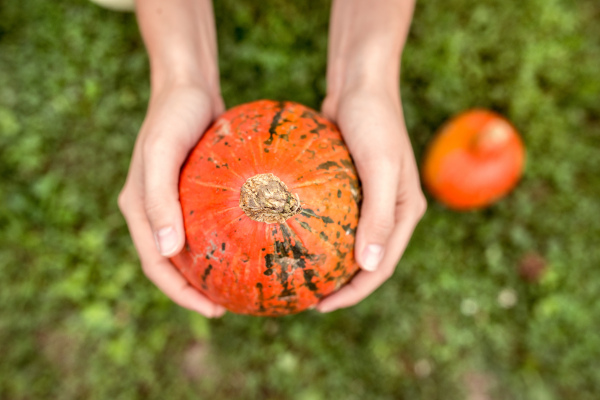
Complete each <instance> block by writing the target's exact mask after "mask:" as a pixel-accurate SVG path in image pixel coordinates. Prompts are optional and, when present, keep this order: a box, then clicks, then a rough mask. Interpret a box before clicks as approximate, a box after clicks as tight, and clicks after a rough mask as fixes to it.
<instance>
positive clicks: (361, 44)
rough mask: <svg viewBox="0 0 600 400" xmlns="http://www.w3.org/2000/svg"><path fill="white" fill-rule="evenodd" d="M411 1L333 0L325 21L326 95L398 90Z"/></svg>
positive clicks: (392, 91)
mask: <svg viewBox="0 0 600 400" xmlns="http://www.w3.org/2000/svg"><path fill="white" fill-rule="evenodd" d="M413 5H414V1H412V0H380V1H379V2H378V4H377V6H376V7H374V6H373V4H372V3H371V2H370V1H368V0H343V1H342V0H335V1H334V3H333V7H332V14H331V22H330V35H329V36H330V40H329V50H328V65H327V96H329V97H338V96H340V95H341V94H342V93H348V92H349V91H352V92H356V91H357V90H359V91H363V92H364V91H365V90H366V91H371V92H372V91H376V92H381V91H385V92H387V93H390V94H393V93H397V92H398V87H399V76H400V58H401V54H402V50H403V47H404V42H405V40H406V36H407V33H408V28H409V26H410V20H411V17H412V10H413Z"/></svg>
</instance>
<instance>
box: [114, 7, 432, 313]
mask: <svg viewBox="0 0 600 400" xmlns="http://www.w3.org/2000/svg"><path fill="white" fill-rule="evenodd" d="M136 7H137V16H138V20H139V25H140V29H141V32H142V37H143V39H144V42H145V44H146V47H147V49H148V53H149V56H150V67H151V98H150V104H149V106H148V112H147V115H146V119H145V121H144V123H143V125H142V128H141V130H140V133H139V136H138V139H137V141H136V144H135V148H134V151H133V156H132V160H131V165H130V168H129V174H128V176H127V181H126V183H125V186H124V187H123V190H122V191H121V194H120V196H119V207H120V208H121V211H122V212H123V215H124V216H125V218H126V220H127V224H128V226H129V230H130V233H131V236H132V238H133V242H134V244H135V246H136V249H137V251H138V254H139V256H140V260H141V264H142V268H143V270H144V273H145V274H146V275H147V276H148V278H149V279H150V280H151V281H152V282H154V284H155V285H156V286H158V288H159V289H160V290H162V291H163V292H164V293H165V294H166V295H167V296H168V297H170V298H171V299H172V300H173V301H174V302H176V303H177V304H179V305H181V306H182V307H185V308H188V309H190V310H194V311H196V312H199V313H200V314H202V315H204V316H206V317H219V316H221V315H223V314H224V313H225V309H224V308H223V307H222V306H220V305H217V304H215V303H213V302H212V301H210V300H209V299H207V298H206V297H205V296H203V295H202V294H201V293H200V292H198V291H197V290H196V289H194V288H193V287H192V286H190V285H189V284H188V283H187V281H186V280H185V279H184V278H183V277H182V276H181V275H180V274H179V272H178V271H177V269H176V268H175V267H174V266H173V265H172V264H171V262H170V261H169V259H168V257H170V256H173V255H175V254H177V253H178V252H179V251H181V249H182V248H183V246H184V244H185V234H184V231H183V219H182V215H181V207H180V204H179V199H178V189H177V186H178V179H179V170H180V168H181V165H182V164H183V162H184V160H185V158H186V156H187V154H188V152H189V151H190V150H191V148H192V147H193V146H194V145H195V144H196V143H197V141H198V140H199V139H200V137H201V136H202V133H203V132H204V131H205V129H206V128H207V127H208V125H209V124H210V123H211V122H212V121H213V120H214V119H215V118H216V117H217V116H218V115H220V114H221V113H222V112H223V111H224V103H223V100H222V98H221V94H220V86H219V72H218V64H217V45H216V32H215V22H214V16H213V11H212V3H211V2H210V1H209V0H170V1H168V2H165V1H163V0H138V1H137V5H136ZM413 7H414V0H377V1H373V0H335V1H334V3H333V7H332V12H331V21H330V28H329V29H330V33H329V52H328V67H327V96H326V98H325V100H324V102H323V106H322V112H323V114H324V115H325V116H327V117H328V118H330V119H331V120H333V121H334V122H336V123H337V125H338V126H339V128H340V130H341V132H342V135H343V137H344V140H345V141H346V144H347V145H348V148H349V150H350V153H351V154H352V157H353V159H354V161H355V164H356V168H357V170H358V173H359V176H360V178H361V182H362V185H363V204H362V206H361V207H362V208H361V218H360V221H359V224H358V229H357V233H356V246H355V256H356V259H357V261H358V263H359V265H360V266H361V271H360V272H359V273H358V274H357V275H356V276H355V277H354V279H353V280H352V281H351V282H350V283H349V284H348V285H346V286H344V287H343V288H342V289H340V290H339V291H337V292H335V293H334V294H332V295H330V296H328V297H326V298H324V299H323V300H322V301H321V302H320V303H319V304H318V305H317V310H319V311H321V312H330V311H334V310H336V309H339V308H344V307H349V306H352V305H354V304H356V303H358V302H360V301H361V300H363V299H364V298H366V297H367V296H368V295H370V294H371V293H372V292H373V291H375V290H376V289H377V288H378V287H379V286H381V284H382V283H384V282H385V281H386V280H387V279H388V278H389V277H390V276H391V275H392V274H393V272H394V269H395V268H396V265H397V263H398V260H399V259H400V258H401V256H402V254H403V252H404V249H405V248H406V246H407V244H408V241H409V240H410V237H411V235H412V233H413V230H414V228H415V226H416V225H417V223H418V221H419V220H420V219H421V217H422V216H423V214H424V212H425V209H426V202H425V197H424V196H423V192H422V190H421V186H420V182H419V174H418V169H417V166H416V163H415V159H414V155H413V152H412V147H411V144H410V140H409V138H408V134H407V131H406V127H405V123H404V118H403V115H402V106H401V100H400V93H399V90H398V88H399V71H400V58H401V54H402V49H403V47H404V42H405V40H406V35H407V32H408V28H409V26H410V21H411V17H412V11H413Z"/></svg>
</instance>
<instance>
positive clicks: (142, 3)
mask: <svg viewBox="0 0 600 400" xmlns="http://www.w3.org/2000/svg"><path fill="white" fill-rule="evenodd" d="M136 13H137V18H138V23H139V26H140V31H141V33H142V37H143V39H144V43H145V45H146V48H147V50H148V56H149V59H150V75H151V76H150V79H151V86H152V91H153V92H161V91H163V90H165V89H168V88H171V87H177V86H194V87H198V88H202V89H204V90H206V91H207V92H216V93H218V92H220V90H219V69H218V56H217V43H216V31H215V23H214V17H213V11H212V2H211V1H210V0H169V1H168V2H165V1H163V0H138V1H137V10H136Z"/></svg>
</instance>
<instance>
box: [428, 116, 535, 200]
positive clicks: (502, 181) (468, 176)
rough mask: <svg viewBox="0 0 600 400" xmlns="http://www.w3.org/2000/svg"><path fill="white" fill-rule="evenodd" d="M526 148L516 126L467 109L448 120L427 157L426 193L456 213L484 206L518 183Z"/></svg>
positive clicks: (499, 118) (498, 118) (429, 149)
mask: <svg viewBox="0 0 600 400" xmlns="http://www.w3.org/2000/svg"><path fill="white" fill-rule="evenodd" d="M524 163H525V149H524V146H523V143H522V141H521V138H520V136H519V134H518V133H517V131H516V130H515V129H514V127H513V126H512V125H511V124H510V123H509V122H508V121H506V120H505V119H504V118H502V117H501V116H500V115H498V114H496V113H494V112H491V111H488V110H480V109H479V110H478V109H476V110H469V111H466V112H464V113H462V114H460V115H458V116H457V117H455V118H453V119H452V120H450V121H449V122H447V123H446V124H445V125H444V126H443V127H442V129H441V130H440V132H439V133H438V134H437V135H436V136H435V137H434V139H433V140H432V141H431V144H430V145H429V148H428V150H427V152H426V154H425V157H424V160H423V165H422V175H423V183H424V184H425V187H427V189H428V190H429V192H430V193H431V194H432V195H433V196H434V197H435V198H436V199H437V200H439V201H440V202H442V203H444V204H445V205H447V206H448V207H450V208H453V209H456V210H469V209H476V208H481V207H484V206H487V205H489V204H491V203H493V202H494V201H496V200H498V199H499V198H501V197H502V196H504V195H506V194H507V193H508V192H509V191H510V190H511V189H512V188H513V187H514V186H515V185H516V184H517V182H518V181H519V178H520V177H521V173H522V171H523V165H524Z"/></svg>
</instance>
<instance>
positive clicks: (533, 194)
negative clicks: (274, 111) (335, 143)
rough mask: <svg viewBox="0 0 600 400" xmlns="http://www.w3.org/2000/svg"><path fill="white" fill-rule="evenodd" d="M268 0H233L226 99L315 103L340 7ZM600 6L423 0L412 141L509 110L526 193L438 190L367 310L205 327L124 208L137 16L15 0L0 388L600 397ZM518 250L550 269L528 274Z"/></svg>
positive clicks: (45, 395)
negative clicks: (157, 270)
mask: <svg viewBox="0 0 600 400" xmlns="http://www.w3.org/2000/svg"><path fill="white" fill-rule="evenodd" d="M256 3H257V2H252V1H250V0H248V1H237V0H236V1H234V0H224V1H218V2H216V4H215V8H216V15H217V25H218V29H219V45H220V62H221V74H222V88H223V94H224V97H225V100H226V102H227V105H228V106H233V105H236V104H240V103H242V102H246V101H250V100H256V99H259V98H273V99H287V100H295V101H299V102H301V103H304V104H306V105H309V106H312V107H314V108H318V107H319V104H320V101H321V100H322V98H323V95H324V91H325V79H324V75H325V62H326V47H327V25H328V13H329V9H328V8H329V5H328V4H327V3H326V2H325V3H318V2H310V3H308V2H290V1H282V0H269V1H266V2H260V3H262V4H261V5H260V6H258V5H256ZM599 19H600V5H598V2H597V1H595V0H580V1H577V2H575V1H569V0H531V1H527V2H522V1H517V0H490V1H486V2H481V1H476V0H443V1H442V0H435V1H427V2H425V1H424V2H421V3H419V4H418V6H417V10H416V14H415V19H414V22H413V26H412V30H411V35H410V38H409V41H408V44H407V47H406V50H405V53H404V56H403V71H402V94H403V100H404V109H405V113H406V119H407V124H408V127H409V131H410V134H411V138H412V141H413V145H414V149H415V152H416V154H417V156H420V155H421V154H422V153H423V149H424V147H425V145H426V143H427V141H428V140H429V139H430V138H431V137H432V135H433V134H434V132H435V131H436V129H437V128H438V127H439V126H440V125H441V124H442V123H443V122H444V121H445V120H446V119H447V118H449V117H450V116H452V115H453V114H455V113H457V112H459V111H461V110H463V109H466V108H471V107H487V108H491V109H494V110H496V111H498V112H501V113H503V114H504V115H506V116H507V117H508V118H509V119H510V120H511V121H512V122H513V123H514V124H515V126H516V127H517V128H518V129H519V130H520V131H521V133H522V135H523V138H524V141H525V144H526V146H527V155H528V161H527V168H526V171H525V175H524V178H523V180H522V181H521V183H520V185H519V186H518V188H517V189H516V190H515V191H514V192H513V193H512V194H511V195H510V196H508V197H507V198H506V199H505V200H503V201H501V202H499V203H498V204H496V205H494V206H493V207H491V208H489V209H486V210H482V211H477V212H469V213H455V212H452V211H449V210H447V209H445V208H444V207H442V206H440V205H439V204H436V203H435V202H434V201H433V200H431V201H430V206H429V210H428V212H427V215H426V216H425V218H424V219H423V221H422V222H421V223H420V225H419V226H418V228H417V230H416V232H415V235H414V237H413V239H412V241H411V243H410V246H409V248H408V250H407V251H406V254H405V256H404V258H403V259H402V260H401V262H400V264H399V266H398V268H397V270H396V273H395V275H394V276H393V278H392V279H390V280H389V281H388V282H387V283H386V284H385V285H384V286H383V287H381V289H380V290H378V291H377V292H375V293H374V294H373V295H372V296H370V297H369V298H368V299H367V300H365V301H363V302H362V303H361V304H360V305H358V306H356V307H353V308H350V309H347V310H343V311H338V312H334V313H332V314H328V315H320V314H318V313H316V312H307V313H304V314H301V315H297V316H291V317H285V318H279V319H264V318H263V319H259V318H251V317H244V316H236V315H231V314H229V315H226V316H225V317H224V318H222V319H220V320H217V321H208V320H206V319H204V318H202V317H200V316H198V315H195V314H193V313H191V312H188V311H186V310H183V309H181V308H179V307H177V306H176V305H174V304H173V303H172V302H171V301H170V300H168V299H167V298H166V297H165V296H164V295H163V294H162V293H161V292H159V291H158V290H157V289H156V288H155V287H154V286H153V285H152V284H151V283H150V282H149V281H148V280H147V279H145V277H144V276H143V274H142V272H141V270H140V268H139V266H138V259H137V256H136V254H135V251H134V249H133V246H132V243H131V240H130V238H129V235H128V232H127V228H126V225H125V223H124V221H123V218H122V217H121V215H120V213H119V211H118V209H117V206H116V197H117V194H118V192H119V190H120V187H121V186H122V184H123V182H124V179H125V175H126V171H127V167H128V164H129V157H130V153H131V150H132V146H133V143H134V140H135V137H136V134H137V130H138V128H139V127H140V124H141V122H142V120H143V117H144V113H145V108H146V103H147V100H148V94H149V87H148V65H147V57H146V55H145V51H144V47H143V44H142V42H141V40H140V37H139V33H138V31H137V26H136V22H135V18H134V17H133V15H131V14H119V13H113V12H109V11H106V10H103V9H100V8H98V7H96V6H94V5H92V4H91V3H88V2H85V1H75V0H70V1H67V0H65V1H61V2H50V1H44V0H30V1H28V2H27V7H24V6H23V4H21V2H18V1H16V0H8V1H3V2H2V3H1V4H0V177H1V183H0V199H1V207H0V276H1V277H2V284H1V288H0V354H1V358H2V362H0V398H6V399H51V398H55V399H111V398H118V399H135V398H144V399H185V398H201V399H301V400H318V399H463V398H469V396H474V395H475V394H476V393H477V392H478V391H479V392H482V391H483V392H487V393H488V395H489V396H490V398H493V399H567V398H568V399H590V400H591V399H597V398H598V396H599V395H600V369H599V368H597V367H598V360H599V359H600V335H598V327H599V326H600V302H599V301H598V294H599V293H600V279H598V278H597V275H598V267H599V266H600V247H599V246H598V241H599V239H600V203H599V200H600V174H598V171H600V102H599V95H600V74H599V72H598V71H600V69H599V67H598V66H599V65H600V25H599V24H598V23H597V21H598V20H599ZM532 260H534V261H532ZM524 263H525V264H527V263H528V264H529V265H531V264H532V263H533V264H536V263H537V265H544V266H545V269H546V273H545V274H544V275H543V276H542V278H541V279H540V280H539V281H538V282H536V283H529V282H527V281H525V280H523V279H522V278H520V277H519V274H518V272H517V271H518V269H519V266H520V265H521V266H523V264H524ZM534 266H535V265H534ZM500 293H504V294H503V296H504V299H505V300H506V298H507V296H508V298H510V297H511V296H512V295H515V296H516V304H514V306H512V307H509V308H503V307H502V306H501V305H500V303H499V301H498V297H499V295H500ZM507 293H508V294H507ZM505 304H506V303H505ZM470 398H475V397H470Z"/></svg>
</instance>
